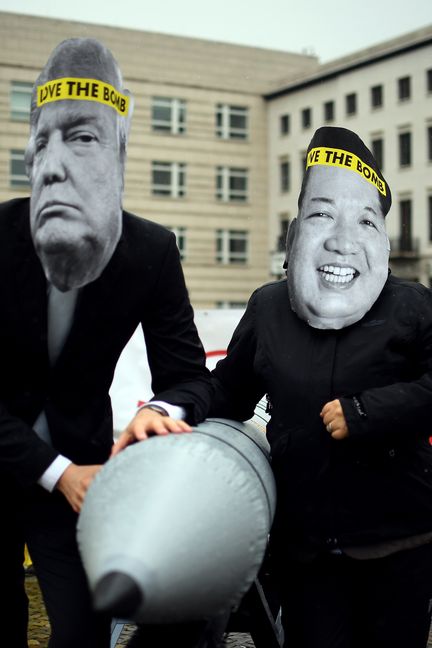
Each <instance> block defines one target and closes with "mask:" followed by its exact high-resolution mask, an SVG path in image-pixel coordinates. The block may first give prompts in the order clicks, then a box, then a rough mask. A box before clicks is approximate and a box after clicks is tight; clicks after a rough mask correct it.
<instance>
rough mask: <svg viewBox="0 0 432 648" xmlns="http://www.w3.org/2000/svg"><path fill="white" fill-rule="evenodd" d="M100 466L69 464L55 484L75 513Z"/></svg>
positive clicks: (78, 510) (78, 509) (79, 507)
mask: <svg viewBox="0 0 432 648" xmlns="http://www.w3.org/2000/svg"><path fill="white" fill-rule="evenodd" d="M101 468H102V466H98V465H95V466H77V465H76V464H70V465H69V466H68V467H67V468H66V470H65V471H64V473H63V474H62V476H61V477H60V479H59V480H58V482H57V484H56V488H57V489H58V490H59V491H60V492H61V493H63V495H64V496H65V497H66V499H67V501H68V502H69V504H70V505H71V506H72V508H73V510H74V511H75V513H79V512H80V511H81V507H82V505H83V502H84V497H85V495H86V493H87V490H88V487H89V486H90V484H91V482H92V481H93V478H94V476H95V475H96V473H98V472H99V470H100V469H101Z"/></svg>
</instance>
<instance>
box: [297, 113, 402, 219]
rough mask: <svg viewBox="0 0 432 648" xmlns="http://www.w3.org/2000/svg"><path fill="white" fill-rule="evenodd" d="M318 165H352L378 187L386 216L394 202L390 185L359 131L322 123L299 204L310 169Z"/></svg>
mask: <svg viewBox="0 0 432 648" xmlns="http://www.w3.org/2000/svg"><path fill="white" fill-rule="evenodd" d="M317 165H323V166H330V167H331V166H336V167H339V168H343V169H350V170H351V171H353V173H357V174H359V175H360V176H361V177H362V178H363V179H364V180H366V181H367V182H370V183H371V184H372V185H374V187H376V189H377V191H378V195H379V199H380V203H381V208H382V211H383V215H384V216H386V214H387V213H388V211H389V209H390V206H391V202H392V198H391V191H390V187H389V186H388V183H387V181H386V180H385V178H384V176H383V174H382V173H381V170H380V168H379V166H378V164H377V162H376V160H375V158H374V156H373V155H372V153H371V152H370V150H369V149H368V147H367V146H366V145H365V143H364V142H363V141H362V140H361V139H360V137H359V136H358V135H356V133H353V132H352V131H350V130H348V129H346V128H339V127H333V126H323V127H322V128H319V129H318V130H317V131H316V132H315V134H314V136H313V137H312V140H311V142H310V144H309V147H308V150H307V154H306V170H305V174H304V178H303V183H302V188H301V191H300V195H299V200H298V202H299V207H300V206H301V203H302V200H303V195H304V191H305V188H306V184H307V178H308V172H309V171H310V169H312V168H313V167H314V166H317Z"/></svg>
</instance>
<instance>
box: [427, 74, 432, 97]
mask: <svg viewBox="0 0 432 648" xmlns="http://www.w3.org/2000/svg"><path fill="white" fill-rule="evenodd" d="M426 91H427V92H428V93H431V92H432V68H430V69H429V70H426Z"/></svg>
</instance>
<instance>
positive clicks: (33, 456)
mask: <svg viewBox="0 0 432 648" xmlns="http://www.w3.org/2000/svg"><path fill="white" fill-rule="evenodd" d="M57 456H58V452H56V451H55V450H54V448H51V447H50V446H49V445H48V444H47V443H45V442H44V441H42V440H41V439H40V438H39V437H38V435H37V434H36V432H35V431H34V430H32V429H31V427H30V426H28V425H26V423H25V422H24V421H22V420H21V419H19V418H17V417H15V416H11V415H10V414H9V412H8V411H7V409H6V408H5V407H4V405H3V403H0V473H1V474H2V475H9V476H11V477H12V478H13V479H14V480H15V481H16V482H18V483H20V484H21V485H22V486H28V485H30V484H33V483H34V482H36V481H37V480H38V479H39V477H40V476H41V475H42V474H43V473H44V472H45V470H46V469H47V468H48V466H49V465H50V464H51V463H52V462H53V461H54V459H55V458H56V457H57Z"/></svg>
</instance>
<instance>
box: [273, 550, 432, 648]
mask: <svg viewBox="0 0 432 648" xmlns="http://www.w3.org/2000/svg"><path fill="white" fill-rule="evenodd" d="M280 590H281V600H282V623H283V626H284V632H285V644H284V646H285V648H365V647H367V648H425V647H426V645H427V640H428V633H429V627H430V621H431V598H432V544H428V545H425V546H422V547H419V548H416V549H410V550H407V551H400V552H398V553H396V554H392V555H390V556H387V557H385V558H379V559H373V560H354V559H352V558H349V557H347V556H345V555H332V554H329V553H327V554H323V555H321V556H318V557H317V558H315V559H314V560H313V561H312V562H309V563H304V564H302V563H291V564H289V565H288V564H286V562H285V568H284V573H283V578H281V580H280Z"/></svg>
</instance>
